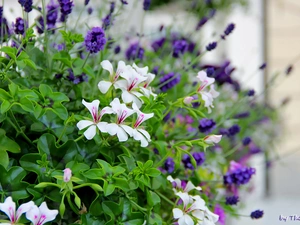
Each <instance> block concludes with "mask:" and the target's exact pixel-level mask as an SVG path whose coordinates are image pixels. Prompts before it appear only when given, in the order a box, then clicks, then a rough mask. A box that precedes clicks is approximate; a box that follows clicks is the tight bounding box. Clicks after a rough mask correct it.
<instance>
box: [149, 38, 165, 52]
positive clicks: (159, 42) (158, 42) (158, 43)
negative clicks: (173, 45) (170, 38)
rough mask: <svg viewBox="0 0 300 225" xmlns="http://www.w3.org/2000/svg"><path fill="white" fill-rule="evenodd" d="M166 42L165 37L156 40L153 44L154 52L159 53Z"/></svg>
mask: <svg viewBox="0 0 300 225" xmlns="http://www.w3.org/2000/svg"><path fill="white" fill-rule="evenodd" d="M165 41H166V38H164V37H162V38H159V39H157V40H155V41H154V42H152V44H151V47H152V48H153V50H154V51H155V52H157V51H158V50H159V49H160V48H162V46H163V45H164V43H165Z"/></svg>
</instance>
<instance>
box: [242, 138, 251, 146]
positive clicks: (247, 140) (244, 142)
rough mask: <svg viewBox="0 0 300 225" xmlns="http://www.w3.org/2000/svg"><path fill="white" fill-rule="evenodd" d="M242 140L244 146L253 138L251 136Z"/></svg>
mask: <svg viewBox="0 0 300 225" xmlns="http://www.w3.org/2000/svg"><path fill="white" fill-rule="evenodd" d="M242 142H243V145H244V146H247V145H249V144H250V142H251V138H250V137H245V138H244V139H243V141H242Z"/></svg>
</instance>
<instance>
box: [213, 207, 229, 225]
mask: <svg viewBox="0 0 300 225" xmlns="http://www.w3.org/2000/svg"><path fill="white" fill-rule="evenodd" d="M214 213H215V214H217V215H218V216H219V220H218V223H219V224H220V225H225V222H226V214H225V211H224V209H223V208H222V206H220V205H219V204H216V205H215V209H214Z"/></svg>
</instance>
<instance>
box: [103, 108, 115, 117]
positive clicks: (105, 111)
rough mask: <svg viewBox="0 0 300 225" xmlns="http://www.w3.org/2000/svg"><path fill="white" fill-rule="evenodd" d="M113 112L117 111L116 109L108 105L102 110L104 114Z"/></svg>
mask: <svg viewBox="0 0 300 225" xmlns="http://www.w3.org/2000/svg"><path fill="white" fill-rule="evenodd" d="M113 113H115V111H114V110H113V109H112V108H110V107H108V106H106V107H104V108H103V109H102V110H101V114H102V115H104V114H113Z"/></svg>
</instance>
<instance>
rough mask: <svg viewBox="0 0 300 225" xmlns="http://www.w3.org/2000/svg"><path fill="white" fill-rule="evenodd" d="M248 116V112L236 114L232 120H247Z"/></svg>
mask: <svg viewBox="0 0 300 225" xmlns="http://www.w3.org/2000/svg"><path fill="white" fill-rule="evenodd" d="M249 116H250V112H241V113H238V114H236V115H235V116H233V118H235V119H243V118H247V117H249Z"/></svg>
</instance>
